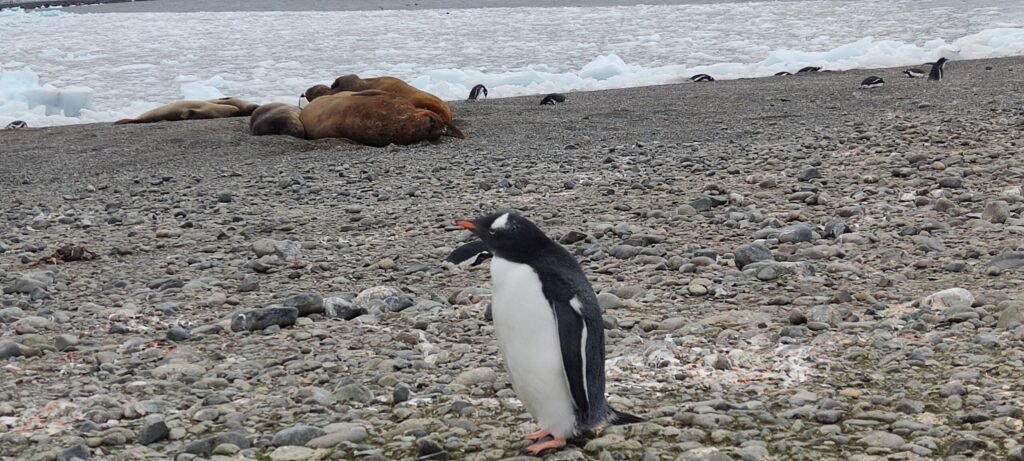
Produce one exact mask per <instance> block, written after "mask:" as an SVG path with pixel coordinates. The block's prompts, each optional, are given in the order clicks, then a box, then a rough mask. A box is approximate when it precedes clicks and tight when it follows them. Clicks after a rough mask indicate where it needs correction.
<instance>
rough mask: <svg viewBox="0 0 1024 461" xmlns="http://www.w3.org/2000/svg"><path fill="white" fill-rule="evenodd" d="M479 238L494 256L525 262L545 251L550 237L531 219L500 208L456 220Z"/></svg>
mask: <svg viewBox="0 0 1024 461" xmlns="http://www.w3.org/2000/svg"><path fill="white" fill-rule="evenodd" d="M455 224H457V225H458V226H459V227H462V228H463V229H467V230H469V231H470V232H472V233H473V234H475V235H476V236H477V237H479V238H480V240H482V241H483V242H484V243H485V244H486V245H487V247H488V248H490V250H491V253H493V254H494V255H495V256H497V257H499V258H502V259H507V260H509V261H515V262H526V261H529V260H531V259H532V258H533V257H534V256H535V255H537V254H539V253H540V252H542V251H544V249H545V247H547V245H549V244H550V243H551V239H549V238H548V236H547V235H544V231H542V230H540V228H538V227H537V225H535V224H534V223H532V222H530V220H528V219H526V218H524V217H522V216H519V215H518V214H516V213H514V212H511V211H499V212H497V213H493V214H489V215H487V216H483V217H480V218H477V219H474V220H472V221H468V220H460V221H456V222H455Z"/></svg>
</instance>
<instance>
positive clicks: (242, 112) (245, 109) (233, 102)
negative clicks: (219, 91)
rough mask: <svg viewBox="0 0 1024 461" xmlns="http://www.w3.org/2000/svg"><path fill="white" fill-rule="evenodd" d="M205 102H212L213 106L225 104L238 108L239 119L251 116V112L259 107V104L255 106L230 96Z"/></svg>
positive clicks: (252, 103)
mask: <svg viewBox="0 0 1024 461" xmlns="http://www.w3.org/2000/svg"><path fill="white" fill-rule="evenodd" d="M207 102H212V103H214V104H227V105H229V106H235V107H237V108H238V116H239V117H245V116H247V115H252V113H253V111H255V110H256V109H258V108H259V107H260V105H259V104H256V103H254V102H250V101H246V100H244V99H239V98H234V97H231V96H228V97H225V98H218V99H211V100H209V101H207Z"/></svg>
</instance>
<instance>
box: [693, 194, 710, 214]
mask: <svg viewBox="0 0 1024 461" xmlns="http://www.w3.org/2000/svg"><path fill="white" fill-rule="evenodd" d="M690 206H692V207H693V209H694V210H697V212H698V213H699V212H702V211H711V209H712V208H714V207H715V202H714V200H712V199H711V197H701V198H699V199H697V200H694V201H692V202H690Z"/></svg>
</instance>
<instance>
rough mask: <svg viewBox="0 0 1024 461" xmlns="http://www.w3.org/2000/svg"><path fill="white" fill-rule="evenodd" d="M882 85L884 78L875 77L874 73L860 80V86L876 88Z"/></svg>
mask: <svg viewBox="0 0 1024 461" xmlns="http://www.w3.org/2000/svg"><path fill="white" fill-rule="evenodd" d="M882 85H885V80H882V77H875V76H874V75H872V76H870V77H868V78H866V79H864V80H862V81H861V82H860V87H861V88H878V87H880V86H882Z"/></svg>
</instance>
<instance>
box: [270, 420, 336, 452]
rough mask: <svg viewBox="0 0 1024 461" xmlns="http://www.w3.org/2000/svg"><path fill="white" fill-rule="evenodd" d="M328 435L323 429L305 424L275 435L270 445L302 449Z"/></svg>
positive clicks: (283, 430)
mask: <svg viewBox="0 0 1024 461" xmlns="http://www.w3.org/2000/svg"><path fill="white" fill-rule="evenodd" d="M325 434H327V433H326V432H324V430H323V429H320V428H318V427H313V426H307V425H305V424H297V425H295V426H292V427H289V428H287V429H282V430H280V431H278V432H277V433H276V434H274V438H272V439H271V440H270V444H271V445H273V446H275V447H283V446H297V447H301V446H303V445H305V444H306V442H309V441H310V440H313V439H315V438H317V437H320V436H321V435H325Z"/></svg>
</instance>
